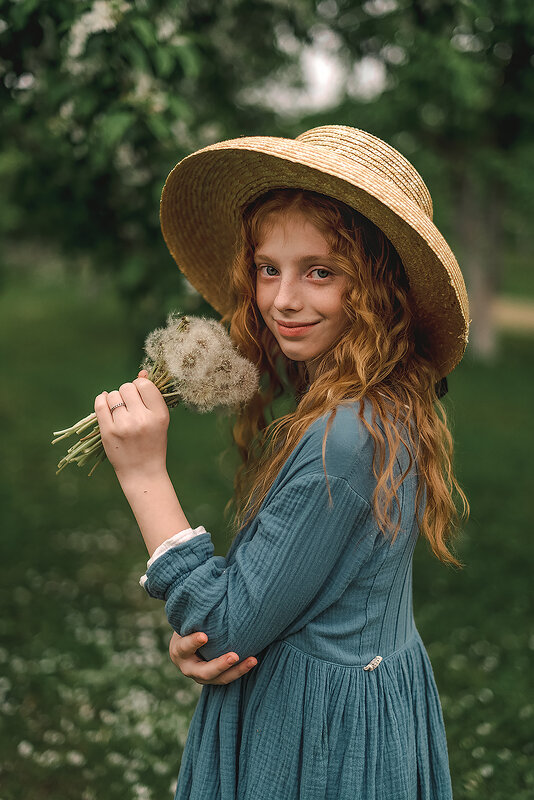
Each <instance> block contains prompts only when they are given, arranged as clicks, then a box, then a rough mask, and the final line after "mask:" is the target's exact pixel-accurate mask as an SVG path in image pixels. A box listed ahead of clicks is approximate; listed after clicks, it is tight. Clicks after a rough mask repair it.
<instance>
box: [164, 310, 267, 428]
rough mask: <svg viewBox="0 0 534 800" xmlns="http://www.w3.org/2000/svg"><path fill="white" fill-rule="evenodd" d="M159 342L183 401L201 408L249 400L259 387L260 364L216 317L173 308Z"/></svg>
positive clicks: (168, 370)
mask: <svg viewBox="0 0 534 800" xmlns="http://www.w3.org/2000/svg"><path fill="white" fill-rule="evenodd" d="M159 346H160V347H161V352H162V358H163V360H164V362H165V368H166V370H167V372H168V373H169V374H170V375H171V376H172V378H173V380H174V382H175V385H176V390H177V391H178V392H179V394H180V397H181V399H182V401H183V402H184V403H185V404H186V405H188V406H191V407H193V408H194V409H195V410H197V411H200V412H206V411H211V410H213V409H214V408H215V407H216V406H231V407H234V406H237V405H239V404H241V403H246V402H247V401H248V400H250V398H251V397H252V395H253V394H254V392H255V391H257V389H258V384H259V375H258V371H257V369H256V367H255V366H254V364H252V363H251V362H250V361H248V360H247V359H245V358H243V357H242V356H241V355H240V354H239V353H238V351H237V350H236V348H235V345H234V343H233V342H232V340H231V338H230V336H229V334H228V332H227V330H226V329H225V327H224V325H223V324H222V323H220V322H217V321H216V320H210V319H206V318H204V317H192V316H182V317H180V316H179V315H177V314H176V313H175V312H174V313H173V312H171V314H169V316H168V318H167V327H166V328H165V329H164V330H163V332H162V333H161V335H160V339H159Z"/></svg>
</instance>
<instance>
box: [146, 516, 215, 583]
mask: <svg viewBox="0 0 534 800" xmlns="http://www.w3.org/2000/svg"><path fill="white" fill-rule="evenodd" d="M201 533H207V531H206V528H205V527H204V526H203V525H199V526H198V528H195V529H194V530H193V528H185V530H183V531H179V532H178V533H175V534H174V536H171V537H170V539H166V540H165V541H164V542H162V543H161V544H160V546H159V547H156V549H155V550H154V552H153V553H152V555H151V556H150V558H149V559H148V561H147V563H146V568H147V569H148V568H149V567H150V566H152V564H153V563H154V561H156V559H157V558H159V557H160V556H162V555H163V554H164V553H166V552H167V550H171V549H172V548H173V547H177V546H178V545H179V544H182V543H183V542H187V541H188V540H189V539H192V538H193V537H194V536H200V534H201ZM146 580H147V577H146V572H145V574H144V575H142V576H141V577H140V578H139V585H140V586H144V585H145V583H146Z"/></svg>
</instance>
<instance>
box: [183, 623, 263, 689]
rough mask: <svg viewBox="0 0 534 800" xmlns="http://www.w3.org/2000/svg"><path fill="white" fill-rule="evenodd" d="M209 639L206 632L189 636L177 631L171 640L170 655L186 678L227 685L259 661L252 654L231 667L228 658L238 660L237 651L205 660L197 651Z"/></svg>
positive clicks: (196, 681) (201, 682) (203, 682)
mask: <svg viewBox="0 0 534 800" xmlns="http://www.w3.org/2000/svg"><path fill="white" fill-rule="evenodd" d="M207 641H208V637H207V636H206V634H205V633H190V634H189V635H188V636H179V635H178V634H177V633H176V632H175V633H173V635H172V637H171V641H170V642H169V655H170V657H171V661H172V663H173V664H175V665H176V666H177V667H178V669H179V670H180V672H181V673H182V675H185V677H186V678H192V679H193V680H194V681H195V683H200V684H202V685H205V684H208V683H211V684H214V685H216V686H221V685H225V684H227V683H231V682H232V681H235V680H236V679H237V678H241V676H242V675H244V674H245V673H246V672H248V671H249V670H250V669H252V667H255V666H256V664H257V663H258V661H257V659H256V658H254V656H251V657H250V658H247V659H245V661H243V662H241V663H239V664H237V663H236V664H235V666H233V667H231V666H230V662H229V661H228V658H229V657H230V656H233V658H234V660H235V661H237V660H238V657H237V656H236V654H235V653H225V655H223V656H220V657H219V658H213V659H212V660H211V661H203V660H202V659H201V658H199V657H198V656H197V655H196V651H197V650H198V648H199V647H202V645H203V644H206V642H207Z"/></svg>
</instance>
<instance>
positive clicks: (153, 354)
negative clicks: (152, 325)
mask: <svg viewBox="0 0 534 800" xmlns="http://www.w3.org/2000/svg"><path fill="white" fill-rule="evenodd" d="M163 331H164V329H163V328H156V329H155V330H153V331H152V332H151V333H149V334H148V336H147V337H146V339H145V353H146V354H147V356H148V357H149V358H150V359H151V360H152V361H156V360H157V359H158V358H160V357H161V355H162V345H161V338H162V335H163Z"/></svg>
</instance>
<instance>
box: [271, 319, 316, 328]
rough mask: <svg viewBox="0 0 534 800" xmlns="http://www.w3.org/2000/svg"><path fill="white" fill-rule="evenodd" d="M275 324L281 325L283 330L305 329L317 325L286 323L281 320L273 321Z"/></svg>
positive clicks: (311, 323) (312, 323) (310, 323)
mask: <svg viewBox="0 0 534 800" xmlns="http://www.w3.org/2000/svg"><path fill="white" fill-rule="evenodd" d="M275 322H276V323H278V325H282V327H284V328H306V327H308V326H309V325H316V324H317V323H315V322H289V321H288V322H286V321H285V320H283V319H275Z"/></svg>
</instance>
